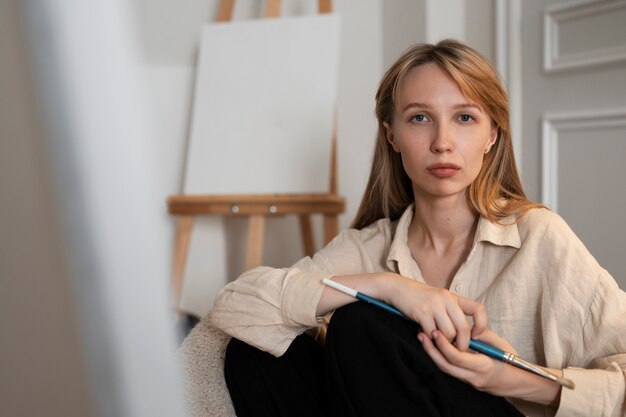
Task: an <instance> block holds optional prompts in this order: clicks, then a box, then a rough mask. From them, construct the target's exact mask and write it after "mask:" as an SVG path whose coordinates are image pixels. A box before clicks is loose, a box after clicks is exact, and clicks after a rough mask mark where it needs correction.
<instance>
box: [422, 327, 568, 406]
mask: <svg viewBox="0 0 626 417" xmlns="http://www.w3.org/2000/svg"><path fill="white" fill-rule="evenodd" d="M417 337H418V339H419V341H420V342H421V343H422V346H423V347H424V350H425V351H426V353H428V355H429V356H430V357H431V358H432V360H433V361H434V362H435V364H436V365H437V366H438V367H439V369H441V370H442V371H443V372H445V373H447V374H448V375H451V376H453V377H455V378H457V379H460V380H461V381H464V382H466V383H468V384H470V385H471V386H473V387H474V388H476V389H477V390H479V391H485V392H488V393H490V394H493V395H497V396H501V397H513V398H521V399H525V400H528V401H533V402H537V403H541V404H547V405H548V404H549V405H554V404H555V403H558V398H559V396H560V392H561V388H560V385H558V384H556V383H554V382H552V381H549V380H546V379H544V378H542V377H540V376H537V375H534V374H531V373H529V372H526V371H524V370H521V369H519V368H516V367H514V366H512V365H509V364H507V363H504V362H501V361H497V360H495V359H491V358H490V357H488V356H486V355H482V354H478V353H472V352H463V351H460V350H458V349H457V348H456V346H455V345H454V344H453V343H451V342H450V341H449V340H448V339H447V338H446V337H445V336H444V335H443V334H442V333H441V332H440V331H438V330H435V331H434V332H433V334H432V338H430V337H428V335H427V334H426V333H424V332H420V333H419V334H418V336H417ZM477 339H480V340H481V341H483V342H486V343H489V344H490V345H493V346H495V347H497V348H500V349H502V350H504V351H506V352H509V353H513V354H517V353H516V352H515V350H514V349H513V347H512V346H511V345H510V344H509V343H508V342H507V341H506V340H504V339H503V338H501V337H500V336H498V335H497V334H495V333H494V332H493V331H491V330H489V329H487V330H485V331H483V332H482V333H481V334H480V335H479V336H478V337H477ZM550 371H551V372H555V373H557V375H558V374H560V373H561V371H560V370H550Z"/></svg>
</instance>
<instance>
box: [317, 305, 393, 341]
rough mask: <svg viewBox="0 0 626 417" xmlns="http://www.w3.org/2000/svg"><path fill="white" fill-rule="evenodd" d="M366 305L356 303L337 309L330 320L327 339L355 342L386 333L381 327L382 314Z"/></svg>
mask: <svg viewBox="0 0 626 417" xmlns="http://www.w3.org/2000/svg"><path fill="white" fill-rule="evenodd" d="M384 313H385V312H383V311H380V310H377V309H376V308H374V307H373V306H370V305H369V304H366V303H361V302H355V303H351V304H347V305H345V306H343V307H341V308H339V309H337V310H336V311H335V312H334V313H333V316H332V318H331V320H330V324H329V326H328V334H327V338H333V339H336V338H349V340H352V341H354V340H355V339H360V338H362V337H367V338H371V337H372V335H373V334H374V333H376V334H378V333H379V332H381V331H382V332H384V331H385V330H384V326H381V325H380V321H381V316H380V315H381V314H384Z"/></svg>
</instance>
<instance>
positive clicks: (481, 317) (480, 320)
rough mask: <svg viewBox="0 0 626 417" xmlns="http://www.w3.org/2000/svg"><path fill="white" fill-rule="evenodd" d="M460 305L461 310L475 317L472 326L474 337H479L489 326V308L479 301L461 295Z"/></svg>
mask: <svg viewBox="0 0 626 417" xmlns="http://www.w3.org/2000/svg"><path fill="white" fill-rule="evenodd" d="M458 300H459V301H458V302H459V307H461V310H463V312H464V313H465V314H466V315H468V316H472V318H473V319H474V327H472V337H477V336H478V335H479V334H481V333H482V332H483V331H485V329H487V327H488V322H489V319H488V317H487V309H485V306H484V305H482V304H481V303H479V302H478V301H474V300H471V299H469V298H465V297H460V296H459V299H458Z"/></svg>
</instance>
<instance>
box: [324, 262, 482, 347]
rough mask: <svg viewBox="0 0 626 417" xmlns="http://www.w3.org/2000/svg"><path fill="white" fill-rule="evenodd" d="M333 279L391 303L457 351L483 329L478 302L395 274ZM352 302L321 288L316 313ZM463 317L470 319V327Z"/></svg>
mask: <svg viewBox="0 0 626 417" xmlns="http://www.w3.org/2000/svg"><path fill="white" fill-rule="evenodd" d="M333 280H334V281H337V282H339V283H341V284H343V285H346V286H348V287H350V288H352V289H354V290H356V291H359V292H362V293H364V294H367V295H369V296H371V297H374V298H377V299H380V300H382V301H384V302H386V303H388V304H391V305H393V306H394V307H396V308H398V309H399V310H400V311H402V312H403V313H404V314H405V315H407V316H408V317H410V318H411V319H413V320H414V321H416V322H417V323H419V324H420V325H421V326H422V329H423V330H424V331H425V332H426V333H427V334H432V332H433V331H434V330H436V329H438V330H439V331H440V332H441V334H442V335H443V336H444V337H445V338H447V340H450V341H452V340H454V341H455V345H456V346H457V348H458V349H460V350H461V351H466V350H467V349H468V347H469V339H470V337H474V336H475V335H478V334H480V333H482V332H483V331H484V330H485V329H486V328H487V313H486V311H485V308H484V307H483V305H482V304H480V303H479V302H477V301H474V300H471V299H469V298H465V297H462V296H459V295H457V294H454V293H451V292H450V291H448V290H445V289H442V288H436V287H432V286H430V285H427V284H424V283H421V282H418V281H416V280H413V279H409V278H406V277H403V276H401V275H398V274H395V273H391V272H380V273H373V274H361V275H342V276H334V277H333ZM353 301H355V300H354V298H352V297H350V296H348V295H346V294H343V293H341V292H339V291H337V290H334V289H332V288H325V289H324V291H323V292H322V295H321V297H320V300H319V303H318V304H317V309H316V314H317V315H318V316H322V315H324V314H327V313H328V312H330V311H333V310H335V309H337V308H339V307H341V306H343V305H345V304H348V303H351V302H353ZM467 316H471V317H472V318H473V322H474V326H473V327H471V325H470V323H469V322H468V320H467Z"/></svg>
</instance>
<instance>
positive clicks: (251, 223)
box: [246, 215, 265, 271]
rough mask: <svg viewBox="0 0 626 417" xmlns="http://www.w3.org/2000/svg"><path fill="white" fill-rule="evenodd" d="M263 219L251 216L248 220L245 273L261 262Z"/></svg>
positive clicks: (258, 216) (260, 216) (259, 216)
mask: <svg viewBox="0 0 626 417" xmlns="http://www.w3.org/2000/svg"><path fill="white" fill-rule="evenodd" d="M264 232H265V217H264V216H262V215H252V216H250V219H249V220H248V242H247V244H246V245H247V246H246V271H247V270H248V269H252V268H255V267H257V266H259V265H261V261H262V260H263V234H264Z"/></svg>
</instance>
